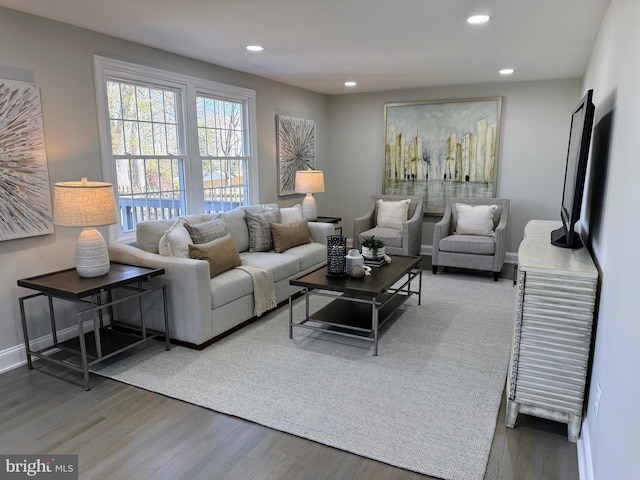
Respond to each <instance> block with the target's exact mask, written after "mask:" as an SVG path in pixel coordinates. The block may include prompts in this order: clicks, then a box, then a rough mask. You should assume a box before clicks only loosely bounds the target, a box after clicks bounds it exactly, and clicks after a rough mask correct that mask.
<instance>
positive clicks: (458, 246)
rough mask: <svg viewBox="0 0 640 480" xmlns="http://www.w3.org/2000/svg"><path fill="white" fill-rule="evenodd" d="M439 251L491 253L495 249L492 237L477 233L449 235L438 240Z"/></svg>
mask: <svg viewBox="0 0 640 480" xmlns="http://www.w3.org/2000/svg"><path fill="white" fill-rule="evenodd" d="M439 246H440V251H441V252H452V253H471V254H474V255H493V254H494V253H495V250H496V242H495V239H494V237H484V236H479V235H449V236H448V237H444V238H443V239H441V240H440V244H439Z"/></svg>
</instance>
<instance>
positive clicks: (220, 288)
mask: <svg viewBox="0 0 640 480" xmlns="http://www.w3.org/2000/svg"><path fill="white" fill-rule="evenodd" d="M210 285H211V309H212V310H213V309H216V308H218V307H221V306H222V305H226V304H227V303H229V302H233V301H234V300H237V299H238V298H241V297H244V296H245V295H250V294H252V293H253V280H251V276H250V275H249V274H248V273H247V272H245V271H244V270H240V269H239V268H232V269H231V270H227V271H226V272H222V273H221V274H219V275H216V276H215V277H212V278H211V281H210Z"/></svg>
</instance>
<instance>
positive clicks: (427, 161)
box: [383, 97, 502, 216]
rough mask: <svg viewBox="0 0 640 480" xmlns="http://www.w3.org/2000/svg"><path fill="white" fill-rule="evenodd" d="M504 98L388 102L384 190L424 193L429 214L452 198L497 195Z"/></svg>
mask: <svg viewBox="0 0 640 480" xmlns="http://www.w3.org/2000/svg"><path fill="white" fill-rule="evenodd" d="M501 109H502V97H490V98H472V99H465V100H439V101H431V102H413V103H390V104H386V105H385V106H384V115H385V132H384V134H385V159H384V175H383V178H384V181H383V192H384V193H386V194H392V195H393V194H396V195H423V196H424V213H425V215H433V216H436V215H442V213H443V212H444V208H445V205H446V203H447V200H448V199H449V198H451V197H495V196H496V172H497V166H498V146H499V144H500V140H499V136H500V112H501Z"/></svg>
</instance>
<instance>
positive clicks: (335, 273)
mask: <svg viewBox="0 0 640 480" xmlns="http://www.w3.org/2000/svg"><path fill="white" fill-rule="evenodd" d="M346 253H347V237H343V236H342V235H328V236H327V277H344V276H345V275H346V273H345V264H346V261H345V254H346Z"/></svg>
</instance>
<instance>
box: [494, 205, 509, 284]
mask: <svg viewBox="0 0 640 480" xmlns="http://www.w3.org/2000/svg"><path fill="white" fill-rule="evenodd" d="M508 216H509V205H508V204H507V205H503V207H502V215H501V216H500V221H499V222H498V225H497V226H496V229H495V242H496V251H495V253H494V260H493V262H494V263H493V271H494V272H499V271H500V270H501V269H502V265H503V264H504V259H505V256H506V253H507V218H508Z"/></svg>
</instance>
